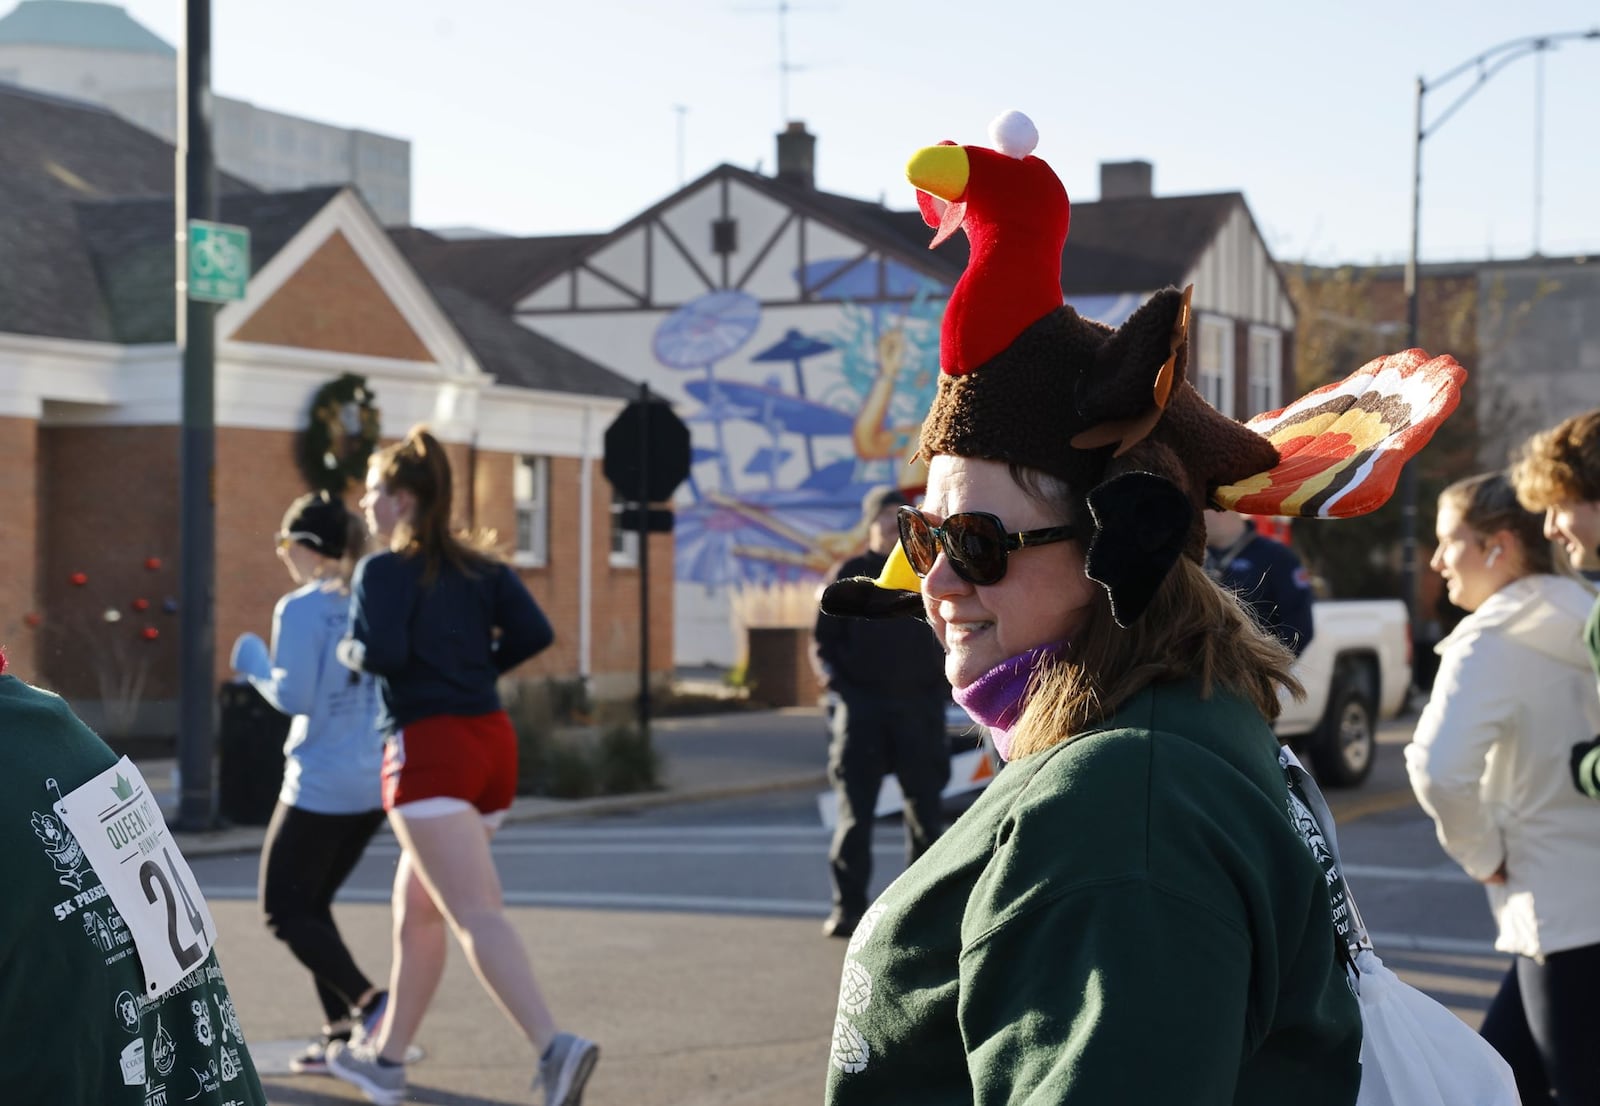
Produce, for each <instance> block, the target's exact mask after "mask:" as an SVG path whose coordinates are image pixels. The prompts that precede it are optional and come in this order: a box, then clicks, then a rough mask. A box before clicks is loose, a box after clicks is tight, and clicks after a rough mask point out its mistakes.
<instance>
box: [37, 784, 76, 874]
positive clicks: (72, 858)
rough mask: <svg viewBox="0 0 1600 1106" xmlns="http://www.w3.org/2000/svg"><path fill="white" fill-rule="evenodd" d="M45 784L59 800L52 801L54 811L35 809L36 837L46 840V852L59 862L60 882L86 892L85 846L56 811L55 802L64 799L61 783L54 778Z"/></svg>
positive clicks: (51, 861) (55, 862) (57, 866)
mask: <svg viewBox="0 0 1600 1106" xmlns="http://www.w3.org/2000/svg"><path fill="white" fill-rule="evenodd" d="M44 785H45V787H47V788H48V789H49V790H50V791H51V792H52V793H54V795H55V799H54V800H52V801H51V804H50V805H51V808H52V809H51V810H36V811H34V812H33V819H32V823H33V833H34V836H36V837H37V838H38V839H39V840H40V841H42V842H43V843H44V852H45V855H46V856H48V857H49V858H50V863H51V864H53V865H55V869H56V880H57V882H59V883H60V884H61V886H63V887H70V888H72V889H73V890H74V891H82V890H83V877H84V871H83V866H84V856H83V848H82V846H80V845H79V844H78V839H77V838H76V837H73V836H72V831H71V830H69V829H67V827H66V826H65V825H63V824H62V822H61V819H59V818H57V817H56V816H55V814H54V813H53V809H54V806H55V804H56V803H58V802H60V801H61V788H60V786H59V785H58V784H57V783H56V781H55V780H53V779H49V780H45V781H44Z"/></svg>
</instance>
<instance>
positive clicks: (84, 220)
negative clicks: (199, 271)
mask: <svg viewBox="0 0 1600 1106" xmlns="http://www.w3.org/2000/svg"><path fill="white" fill-rule="evenodd" d="M339 192H340V188H339V187H337V186H332V187H326V186H325V187H321V188H307V189H303V190H301V191H299V192H258V193H241V194H236V195H232V196H224V197H222V199H221V201H220V203H219V204H218V209H219V210H218V220H219V221H220V222H224V223H232V224H234V225H236V226H242V227H247V228H248V229H249V231H250V271H251V272H252V273H257V272H260V271H261V267H262V266H263V265H265V264H266V263H267V262H268V261H270V260H271V259H272V258H273V257H274V256H276V255H277V253H278V251H279V250H281V249H283V247H284V246H286V245H287V244H288V242H289V240H290V239H291V238H293V237H294V236H295V235H296V234H298V233H299V232H300V229H301V228H302V227H304V226H305V225H306V224H307V223H309V222H310V221H311V219H312V217H313V216H315V215H316V214H317V212H319V211H321V210H322V209H323V208H324V207H326V206H328V204H329V203H330V202H331V201H332V200H333V198H334V197H335V196H337V195H338V194H339ZM76 208H77V213H78V226H79V227H80V228H81V230H82V235H83V241H84V242H85V243H86V245H87V246H88V250H89V256H90V259H91V263H92V264H93V267H94V271H95V276H96V278H97V280H98V283H99V286H100V290H101V294H102V295H103V297H104V301H105V305H106V309H107V311H108V312H109V316H110V323H111V334H112V338H113V340H115V341H118V342H127V343H130V344H137V343H140V342H171V341H174V340H175V338H176V333H175V329H174V324H175V318H176V313H177V304H176V299H175V296H176V292H175V289H174V288H173V281H172V275H173V273H172V270H173V256H172V242H173V222H174V218H173V209H172V199H171V197H164V198H162V199H152V200H107V201H102V202H98V203H81V204H77V205H76Z"/></svg>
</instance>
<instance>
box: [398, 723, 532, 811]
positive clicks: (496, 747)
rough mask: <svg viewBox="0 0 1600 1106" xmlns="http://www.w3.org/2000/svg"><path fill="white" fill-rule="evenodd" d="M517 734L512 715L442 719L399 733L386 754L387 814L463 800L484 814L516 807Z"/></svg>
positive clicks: (410, 726) (408, 727) (409, 726)
mask: <svg viewBox="0 0 1600 1106" xmlns="http://www.w3.org/2000/svg"><path fill="white" fill-rule="evenodd" d="M516 791H517V734H516V731H515V730H514V729H512V727H511V719H510V718H509V717H507V715H506V712H505V711H503V710H497V711H494V712H492V713H490V714H474V715H456V714H439V715H435V716H433V717H432V718H422V719H418V720H417V721H415V722H412V723H411V724H410V725H407V726H405V727H402V728H401V729H399V730H397V731H396V732H395V733H394V734H393V736H391V737H390V738H389V742H388V744H387V745H386V746H385V748H384V751H383V809H384V810H393V809H395V808H396V807H401V806H405V805H406V804H407V803H416V802H421V801H422V800H424V799H460V800H462V801H463V802H466V803H469V804H471V805H472V806H474V807H476V808H477V809H478V811H479V812H480V813H482V814H494V813H497V812H498V811H502V810H505V809H506V808H507V807H509V806H510V805H511V800H512V798H513V797H514V796H515V795H516Z"/></svg>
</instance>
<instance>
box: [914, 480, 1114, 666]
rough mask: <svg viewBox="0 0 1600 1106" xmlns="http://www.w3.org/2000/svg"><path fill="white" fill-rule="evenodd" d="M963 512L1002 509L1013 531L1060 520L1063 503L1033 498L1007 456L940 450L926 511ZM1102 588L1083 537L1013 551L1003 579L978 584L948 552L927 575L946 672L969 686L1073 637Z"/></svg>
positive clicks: (925, 598) (925, 592)
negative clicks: (1089, 572) (959, 570)
mask: <svg viewBox="0 0 1600 1106" xmlns="http://www.w3.org/2000/svg"><path fill="white" fill-rule="evenodd" d="M961 511H986V512H988V513H989V514H992V515H996V516H998V517H999V519H1000V521H1001V522H1002V523H1003V524H1004V526H1005V530H1006V532H1007V533H1016V532H1017V531H1019V530H1036V529H1042V528H1044V527H1047V526H1059V525H1062V524H1063V523H1065V522H1067V521H1068V520H1067V519H1066V518H1065V517H1063V515H1062V512H1061V511H1060V509H1059V508H1055V507H1051V506H1050V505H1048V504H1045V503H1042V502H1040V501H1039V500H1037V499H1035V498H1033V497H1032V496H1030V495H1029V494H1028V493H1027V492H1025V491H1023V489H1022V488H1021V487H1019V486H1018V485H1017V482H1016V481H1015V480H1013V479H1012V478H1011V472H1010V469H1009V468H1008V467H1007V466H1006V465H1005V464H1004V463H1003V462H1000V461H979V460H974V459H971V458H967V457H954V456H950V455H948V454H942V453H941V454H939V455H937V456H935V457H934V458H933V460H932V461H931V462H930V463H929V465H928V495H927V499H926V501H925V502H924V503H923V505H922V513H923V514H924V515H925V516H926V517H927V519H928V521H929V522H930V523H931V524H932V525H934V526H937V525H939V524H940V523H941V522H942V521H943V520H944V519H945V518H946V517H947V516H949V515H953V514H956V513H958V512H961ZM1098 592H1099V586H1098V585H1097V584H1095V583H1094V582H1093V581H1091V580H1090V579H1089V578H1088V577H1087V576H1085V575H1084V574H1083V552H1082V549H1081V548H1080V547H1079V545H1078V543H1077V542H1076V541H1062V542H1055V543H1052V544H1050V545H1041V546H1038V547H1036V548H1031V549H1018V550H1013V551H1012V552H1011V554H1010V556H1009V557H1008V558H1007V560H1006V574H1005V576H1004V577H1003V578H1002V579H1001V580H1000V581H999V582H998V583H995V584H987V585H978V584H970V583H968V582H967V581H965V580H963V579H962V578H961V577H960V576H957V575H956V573H955V570H954V569H952V568H951V567H950V561H949V559H948V558H947V557H946V556H945V555H944V553H943V552H942V551H941V552H940V554H939V556H938V558H937V559H936V560H935V561H934V563H933V567H932V568H930V569H929V570H928V575H927V576H926V577H925V578H924V579H923V581H922V604H923V608H924V609H925V610H926V611H927V615H928V622H929V624H930V625H932V627H933V631H934V633H935V634H936V635H938V638H939V643H940V644H941V645H942V646H943V647H944V651H945V664H944V671H945V676H946V677H947V678H948V679H949V681H950V683H951V685H952V686H954V687H958V688H960V687H966V686H967V685H969V684H971V683H972V682H973V681H975V680H976V679H977V678H978V677H979V676H982V675H983V674H984V673H985V672H987V671H989V670H990V669H991V668H993V667H994V666H995V665H997V664H999V663H1000V662H1001V661H1003V660H1006V659H1008V658H1010V657H1014V656H1016V655H1017V654H1019V653H1024V652H1026V651H1028V650H1029V649H1032V648H1035V647H1036V646H1039V645H1046V644H1049V643H1051V642H1055V641H1061V640H1063V639H1065V638H1068V637H1070V636H1071V635H1072V634H1073V632H1074V631H1075V630H1077V628H1078V627H1079V626H1080V625H1082V623H1083V620H1084V619H1085V618H1086V617H1087V616H1088V612H1089V609H1090V607H1091V606H1092V605H1093V604H1094V602H1095V600H1096V598H1097V593H1098Z"/></svg>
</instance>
